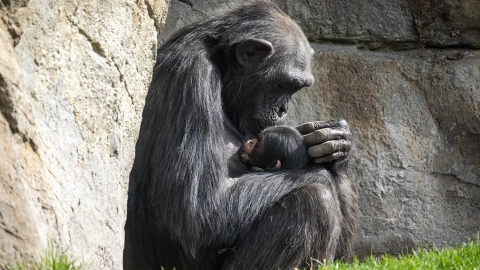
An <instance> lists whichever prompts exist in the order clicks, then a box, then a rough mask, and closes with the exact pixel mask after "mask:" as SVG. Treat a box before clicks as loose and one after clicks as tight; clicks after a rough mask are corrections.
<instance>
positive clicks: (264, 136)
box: [238, 126, 308, 171]
mask: <svg viewBox="0 0 480 270" xmlns="http://www.w3.org/2000/svg"><path fill="white" fill-rule="evenodd" d="M238 152H239V155H240V157H241V159H242V161H243V162H244V163H245V164H247V165H249V166H252V167H257V168H260V169H263V170H265V171H276V170H279V169H300V168H302V167H303V166H305V164H306V163H307V162H308V154H307V148H306V146H305V142H304V140H303V137H302V135H301V134H300V132H298V131H297V130H296V129H295V128H292V127H289V126H274V127H269V128H266V129H264V130H263V131H262V132H261V133H260V134H259V135H258V137H257V138H255V139H253V140H248V141H246V142H245V143H244V144H243V145H242V146H241V147H240V149H239V151H238Z"/></svg>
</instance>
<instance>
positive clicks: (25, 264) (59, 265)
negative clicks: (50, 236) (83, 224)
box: [0, 243, 85, 270]
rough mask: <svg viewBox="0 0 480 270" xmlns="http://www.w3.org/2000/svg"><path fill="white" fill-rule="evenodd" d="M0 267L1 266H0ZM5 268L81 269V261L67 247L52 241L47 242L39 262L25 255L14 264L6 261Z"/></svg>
mask: <svg viewBox="0 0 480 270" xmlns="http://www.w3.org/2000/svg"><path fill="white" fill-rule="evenodd" d="M0 268H1V267H0ZM5 268H6V269H7V270H83V269H85V267H84V265H83V263H79V262H77V260H76V259H72V257H71V256H70V255H69V254H68V249H66V250H63V249H60V248H59V247H58V246H56V245H54V244H53V243H50V244H49V247H48V249H47V250H46V251H45V253H44V255H43V256H42V259H41V260H40V262H33V261H32V260H31V259H29V258H28V257H26V256H23V257H22V259H21V260H19V261H17V262H15V263H14V264H11V263H7V265H5Z"/></svg>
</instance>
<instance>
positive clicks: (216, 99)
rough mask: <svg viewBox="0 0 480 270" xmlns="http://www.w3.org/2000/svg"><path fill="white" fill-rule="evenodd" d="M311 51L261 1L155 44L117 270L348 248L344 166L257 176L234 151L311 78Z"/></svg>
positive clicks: (353, 207) (277, 258) (333, 254)
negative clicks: (250, 58) (242, 47)
mask: <svg viewBox="0 0 480 270" xmlns="http://www.w3.org/2000/svg"><path fill="white" fill-rule="evenodd" d="M260 39H261V40H267V41H269V42H271V45H272V47H273V50H272V53H271V55H268V56H267V57H266V58H265V59H264V60H263V61H262V62H261V63H258V64H252V65H250V64H248V65H241V64H239V62H238V61H237V58H236V57H235V55H236V54H235V53H236V50H237V49H238V48H239V47H237V46H239V44H241V43H242V42H243V41H245V40H260ZM259 44H260V43H259ZM267 45H268V44H267ZM267 47H268V46H267ZM260 49H261V50H264V49H265V47H262V48H260ZM267 49H268V48H267ZM310 50H311V49H310V47H309V45H308V41H307V40H306V38H305V36H304V35H303V33H302V32H301V30H300V28H299V27H298V26H297V25H296V24H295V23H294V22H293V21H291V19H289V18H288V16H287V15H285V14H284V13H283V12H282V11H280V10H279V9H278V8H277V7H276V6H274V5H273V4H270V3H266V2H257V3H253V4H249V5H246V6H242V7H239V8H236V9H234V10H231V11H228V12H225V13H223V14H220V15H219V16H216V17H213V18H211V19H209V20H206V21H204V22H201V23H198V24H195V25H192V26H190V27H187V28H185V29H183V30H181V31H180V32H178V33H177V34H176V35H175V36H173V37H172V38H171V39H170V40H169V41H168V42H167V43H165V44H164V45H163V46H162V47H161V48H160V49H159V50H158V55H157V63H156V65H155V67H154V71H153V78H152V83H151V85H150V89H149V91H148V94H147V97H146V102H145V108H144V111H143V120H142V124H141V127H140V133H139V137H138V141H137V145H136V149H135V151H136V152H135V161H134V164H133V168H132V171H131V174H130V183H129V191H128V204H127V221H126V225H125V249H124V269H160V267H161V266H163V267H165V269H172V268H173V267H176V269H207V270H208V269H253V268H255V267H256V268H258V269H277V268H281V269H292V268H293V267H297V266H304V265H305V263H306V262H310V257H314V258H318V259H320V260H321V259H324V258H325V259H333V258H341V257H343V256H349V255H350V252H351V247H352V242H353V236H354V229H355V224H356V216H357V211H358V210H357V208H358V206H357V201H356V193H355V190H354V187H353V184H352V182H351V181H350V180H349V179H348V178H347V177H346V176H345V169H344V168H346V166H332V168H343V169H339V170H333V169H330V170H329V169H326V168H324V167H323V166H321V165H315V166H314V165H312V166H310V167H308V168H306V169H301V170H289V171H283V172H277V173H260V174H255V173H249V172H247V171H244V170H243V167H242V166H243V165H242V164H241V161H240V160H239V159H238V158H237V157H238V156H237V155H236V153H235V151H236V149H237V148H238V146H239V145H240V144H241V141H242V140H244V139H245V138H249V137H251V136H252V134H258V133H259V132H260V131H261V130H262V129H264V128H265V127H268V126H272V125H275V124H277V123H279V122H281V121H282V120H283V117H284V114H285V111H286V105H287V104H288V101H289V100H290V97H291V95H292V94H293V93H295V92H296V91H298V90H299V89H301V88H303V87H305V86H310V85H311V84H312V82H313V77H312V75H311V74H310V62H309V61H310V57H311V54H310ZM248 53H249V52H248ZM231 149H234V150H233V151H232V150H231ZM345 164H346V162H345Z"/></svg>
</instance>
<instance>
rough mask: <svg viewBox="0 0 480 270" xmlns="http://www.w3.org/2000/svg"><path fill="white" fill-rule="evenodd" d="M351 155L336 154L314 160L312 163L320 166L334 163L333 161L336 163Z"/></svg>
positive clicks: (347, 153) (344, 153) (346, 153)
mask: <svg viewBox="0 0 480 270" xmlns="http://www.w3.org/2000/svg"><path fill="white" fill-rule="evenodd" d="M349 153H350V152H335V153H333V154H330V155H327V156H323V157H319V158H314V159H313V160H312V162H313V163H317V164H320V163H326V162H332V161H335V160H342V159H345V158H347V157H348V155H349Z"/></svg>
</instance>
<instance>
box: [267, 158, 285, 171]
mask: <svg viewBox="0 0 480 270" xmlns="http://www.w3.org/2000/svg"><path fill="white" fill-rule="evenodd" d="M280 168H282V162H280V160H278V159H277V162H276V163H275V165H274V166H273V167H269V168H266V169H265V171H267V172H274V171H278V170H280Z"/></svg>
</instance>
